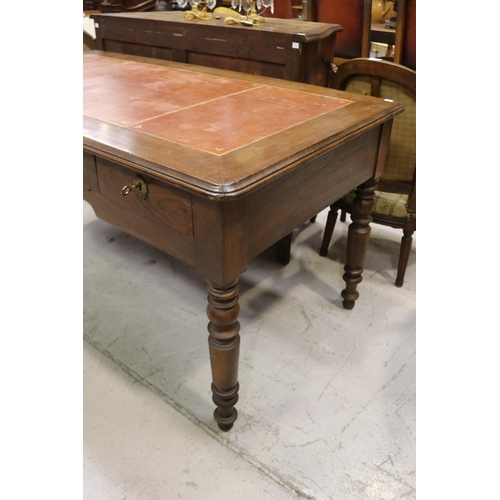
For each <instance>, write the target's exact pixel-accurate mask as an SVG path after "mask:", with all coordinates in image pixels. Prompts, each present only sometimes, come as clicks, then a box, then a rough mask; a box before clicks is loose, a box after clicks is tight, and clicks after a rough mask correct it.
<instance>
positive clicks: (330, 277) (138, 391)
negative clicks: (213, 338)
mask: <svg viewBox="0 0 500 500" xmlns="http://www.w3.org/2000/svg"><path fill="white" fill-rule="evenodd" d="M325 220H326V211H325V212H322V213H321V214H320V215H319V216H318V218H317V221H316V222H315V223H314V224H311V223H307V224H304V225H303V226H301V227H300V228H298V229H297V230H296V231H295V232H294V240H293V245H292V259H291V262H290V264H289V265H288V266H285V267H282V266H280V265H279V264H277V263H276V262H275V261H274V258H273V255H272V252H266V253H264V254H263V255H261V256H259V257H258V258H257V259H255V260H254V261H252V262H251V263H250V264H249V267H248V270H247V271H246V272H245V273H244V274H243V276H242V277H241V280H240V289H241V293H240V305H241V314H240V322H241V325H242V328H241V332H240V333H241V357H240V374H239V381H240V386H241V389H240V401H239V403H238V405H237V408H238V412H239V417H238V420H237V421H236V423H235V426H234V428H233V429H232V430H231V431H230V432H229V433H221V432H220V431H219V430H218V429H217V426H216V424H215V423H214V421H213V419H212V412H213V408H214V407H213V404H212V402H211V393H210V383H211V376H210V366H209V358H208V346H207V331H206V324H207V319H206V316H205V304H206V293H205V284H204V280H203V279H202V278H201V277H199V276H198V275H197V274H196V272H195V271H194V270H193V269H192V268H190V267H189V266H187V265H184V264H183V263H181V262H179V261H177V260H175V259H173V258H171V257H169V256H168V255H165V254H163V253H162V252H160V251H158V250H156V249H155V248H152V247H150V246H148V245H146V244H144V243H142V242H140V241H138V240H136V239H135V238H133V237H131V236H128V235H126V234H125V233H123V232H122V231H119V230H118V229H116V228H114V227H112V226H110V225H108V224H106V223H105V222H103V221H100V220H98V219H96V218H95V216H94V213H93V211H92V208H91V207H90V206H89V205H88V204H86V203H85V202H84V227H83V232H84V348H83V352H84V498H85V499H86V500H101V499H106V500H115V499H116V500H118V499H125V498H126V499H127V500H135V499H137V500H139V499H141V500H143V499H146V500H155V499H158V500H163V499H166V500H170V499H177V498H180V499H183V500H190V499H203V500H212V499H218V498H224V497H226V498H227V497H230V498H235V499H238V500H246V499H259V500H267V499H274V500H281V499H289V498H310V499H315V500H333V499H335V500H337V499H340V500H351V499H377V500H386V499H387V500H389V499H396V498H405V499H412V498H415V495H416V493H415V483H416V472H415V462H416V460H415V402H416V394H415V392H416V390H415V386H416V384H415V362H416V359H415V358H416V354H415V351H416V349H415V342H416V340H415V333H416V318H415V309H416V307H415V303H416V275H415V260H416V257H415V256H416V252H415V249H416V238H414V244H413V250H412V253H411V256H410V262H409V266H408V270H407V274H406V281H405V284H404V286H403V287H402V288H397V287H395V286H394V279H395V275H396V266H397V258H398V249H399V241H400V238H401V235H402V232H401V231H398V230H393V229H390V228H385V227H381V226H376V225H373V226H372V237H371V244H370V248H369V252H368V255H367V258H366V266H365V272H364V281H363V282H362V283H361V285H360V286H359V291H360V294H361V296H360V298H359V299H358V301H357V302H356V307H355V308H354V309H353V310H352V311H346V310H344V309H343V308H342V304H341V302H342V298H341V296H340V292H341V290H342V289H343V286H344V282H343V280H342V273H343V271H342V268H343V260H344V254H345V245H346V236H347V224H345V223H340V222H338V223H337V227H336V229H335V232H334V236H333V240H332V245H331V248H330V253H329V255H328V257H327V258H323V257H320V256H319V255H318V248H319V245H320V241H321V237H322V231H323V228H324V223H325Z"/></svg>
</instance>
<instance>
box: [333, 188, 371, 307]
mask: <svg viewBox="0 0 500 500" xmlns="http://www.w3.org/2000/svg"><path fill="white" fill-rule="evenodd" d="M376 187H377V181H376V180H373V179H372V180H369V181H367V182H365V183H364V184H361V185H360V186H359V187H358V188H357V189H356V195H355V197H354V201H353V212H352V214H351V219H352V223H351V225H350V226H349V231H348V235H347V255H346V265H345V267H344V271H345V273H344V276H343V279H344V281H345V282H346V288H345V289H344V290H343V291H342V297H343V298H344V302H343V305H344V309H353V308H354V302H355V300H357V299H358V297H359V292H358V291H357V290H356V289H357V286H358V284H359V283H361V281H362V280H363V277H362V274H363V265H364V262H365V256H366V251H367V249H368V242H369V240H370V232H371V228H370V222H371V221H372V217H371V215H370V214H371V213H372V211H373V205H374V196H375V189H376Z"/></svg>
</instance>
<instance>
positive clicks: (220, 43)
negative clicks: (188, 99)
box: [92, 11, 342, 86]
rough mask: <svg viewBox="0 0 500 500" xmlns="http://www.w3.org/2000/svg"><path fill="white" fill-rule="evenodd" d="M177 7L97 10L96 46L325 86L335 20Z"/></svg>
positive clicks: (326, 84)
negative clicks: (234, 18)
mask: <svg viewBox="0 0 500 500" xmlns="http://www.w3.org/2000/svg"><path fill="white" fill-rule="evenodd" d="M218 17H219V18H218V19H216V18H215V17H214V18H212V19H211V20H209V21H202V20H187V19H185V17H184V13H183V12H180V11H169V12H142V13H134V14H130V13H124V14H96V15H93V16H92V18H93V19H94V21H95V23H96V36H97V40H96V42H97V47H96V48H97V49H98V50H104V51H107V52H116V53H120V54H129V55H136V56H143V57H152V58H157V59H163V60H167V61H176V62H183V63H188V64H196V65H199V66H209V67H212V68H219V69H226V70H231V71H239V72H243V73H250V74H254V75H262V76H270V77H273V78H280V79H283V80H290V81H296V82H303V83H310V84H313V85H321V86H328V84H329V79H330V77H331V62H332V61H333V57H334V50H335V39H336V34H337V33H338V32H340V31H342V27H341V26H339V25H337V24H327V23H312V22H306V21H300V20H293V19H266V21H265V23H263V24H262V25H258V26H252V27H245V26H241V25H239V24H233V25H228V24H226V23H225V22H224V17H223V16H218Z"/></svg>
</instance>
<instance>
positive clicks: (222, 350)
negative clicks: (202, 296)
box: [207, 280, 240, 432]
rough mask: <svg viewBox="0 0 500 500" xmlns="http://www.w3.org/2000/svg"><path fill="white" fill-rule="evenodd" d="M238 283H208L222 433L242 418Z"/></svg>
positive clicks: (215, 390)
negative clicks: (239, 390) (239, 383)
mask: <svg viewBox="0 0 500 500" xmlns="http://www.w3.org/2000/svg"><path fill="white" fill-rule="evenodd" d="M238 291H239V286H238V280H236V281H234V282H233V283H231V284H229V285H228V286H224V287H223V286H219V285H217V284H216V283H213V282H211V281H209V280H207V292H208V306H207V316H208V319H209V320H210V322H209V323H208V332H209V334H210V335H209V337H208V347H209V351H210V365H211V367H212V381H213V383H212V393H213V396H212V400H213V402H214V403H215V405H216V406H217V408H216V409H215V411H214V419H215V421H216V422H217V424H218V425H219V429H221V430H222V431H225V432H226V431H228V430H229V429H231V427H232V426H233V423H234V421H235V420H236V418H237V417H238V412H237V411H236V408H234V405H235V404H236V403H237V401H238V389H239V385H238V363H239V355H240V336H239V331H240V323H239V322H238V316H239V312H240V306H239V304H238Z"/></svg>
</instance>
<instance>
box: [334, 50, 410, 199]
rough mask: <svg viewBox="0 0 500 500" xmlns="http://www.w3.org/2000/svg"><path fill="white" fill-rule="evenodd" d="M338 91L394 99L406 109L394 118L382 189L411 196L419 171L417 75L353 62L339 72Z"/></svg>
mask: <svg viewBox="0 0 500 500" xmlns="http://www.w3.org/2000/svg"><path fill="white" fill-rule="evenodd" d="M334 85H335V88H337V89H339V90H345V91H347V92H353V93H356V94H365V95H372V96H375V97H381V98H384V99H392V100H394V101H397V102H399V103H400V104H402V105H403V107H404V112H403V113H401V114H400V115H398V116H396V117H395V118H394V122H393V126H392V132H391V140H390V145H389V153H388V156H387V162H386V166H385V170H384V173H383V174H382V176H381V178H380V182H379V189H380V190H384V191H389V192H395V193H407V194H409V193H410V192H411V191H412V189H413V185H414V179H415V170H416V86H417V83H416V72H415V71H413V70H411V69H409V68H406V67H404V66H401V65H399V64H395V63H392V62H388V61H381V60H379V59H366V58H357V59H351V60H350V61H347V62H345V63H343V64H341V65H340V66H339V68H338V71H337V74H336V76H335V82H334Z"/></svg>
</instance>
